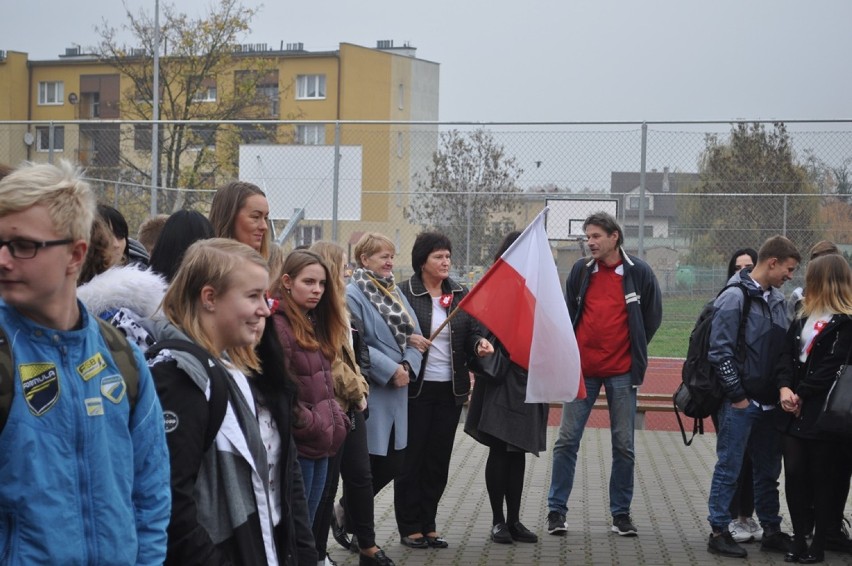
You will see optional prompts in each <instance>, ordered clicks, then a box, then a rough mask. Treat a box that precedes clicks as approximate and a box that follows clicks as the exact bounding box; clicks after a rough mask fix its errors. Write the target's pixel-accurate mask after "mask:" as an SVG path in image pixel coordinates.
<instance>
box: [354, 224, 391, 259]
mask: <svg viewBox="0 0 852 566" xmlns="http://www.w3.org/2000/svg"><path fill="white" fill-rule="evenodd" d="M382 250H390V251H392V252H393V253H396V246H395V245H394V243H393V242H392V241H391V239H390V238H388V237H387V236H385V235H384V234H379V233H378V232H367V233H365V234H364V235H363V236H361V239H359V240H358V243H357V244H355V249H354V250H352V254H353V255H354V256H355V258H354V259H355V262H356V263H357V264H358V267H364V264H363V263H362V262H361V256H362V255H365V256H368V257H369V256H371V255H373V254H375V253H378V252H380V251H382Z"/></svg>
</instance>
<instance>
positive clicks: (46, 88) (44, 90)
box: [38, 81, 65, 105]
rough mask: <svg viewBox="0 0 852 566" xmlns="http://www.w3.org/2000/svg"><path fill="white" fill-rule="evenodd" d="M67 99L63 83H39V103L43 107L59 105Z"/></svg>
mask: <svg viewBox="0 0 852 566" xmlns="http://www.w3.org/2000/svg"><path fill="white" fill-rule="evenodd" d="M64 98H65V83H63V82H62V81H43V82H40V83H38V103H39V104H41V105H59V104H62V102H63V99H64Z"/></svg>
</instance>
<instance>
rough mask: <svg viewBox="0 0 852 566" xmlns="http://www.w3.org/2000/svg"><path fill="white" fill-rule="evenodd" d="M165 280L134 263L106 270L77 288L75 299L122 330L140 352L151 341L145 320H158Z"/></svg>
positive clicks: (145, 348)
mask: <svg viewBox="0 0 852 566" xmlns="http://www.w3.org/2000/svg"><path fill="white" fill-rule="evenodd" d="M167 288H168V283H167V282H166V280H165V279H164V278H163V277H162V276H160V275H158V274H157V273H154V272H153V271H150V270H148V269H145V267H144V266H141V265H138V264H130V265H121V266H116V267H112V268H110V269H107V270H106V271H104V272H103V273H101V274H99V275H97V276H95V277H93V278H92V280H91V281H89V282H88V283H85V284H83V285H80V286H79V287H77V298H79V299H80V300H81V301H83V304H84V305H86V309H87V310H88V311H89V312H90V313H92V314H93V315H95V316H97V317H99V318H101V319H103V320H106V321H109V322H110V323H111V324H112V325H113V326H116V327H118V328H119V329H120V330H121V331H122V332H124V334H125V336H127V338H128V339H129V340H130V341H131V342H133V343H135V344H136V345H137V346H139V349H141V350H142V351H143V352H144V351H145V350H147V349H148V347H149V346H151V345H152V344H153V342H154V341H153V339H152V338H151V337H150V336H149V334H150V332H149V329H148V328H146V326H147V325H148V323H147V321H146V320H147V319H155V320H156V319H162V312H161V311H159V307H160V303H162V302H163V296H165V294H166V289H167Z"/></svg>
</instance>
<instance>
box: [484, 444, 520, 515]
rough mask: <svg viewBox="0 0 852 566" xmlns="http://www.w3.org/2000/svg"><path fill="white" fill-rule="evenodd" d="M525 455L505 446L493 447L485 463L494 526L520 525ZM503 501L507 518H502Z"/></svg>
mask: <svg viewBox="0 0 852 566" xmlns="http://www.w3.org/2000/svg"><path fill="white" fill-rule="evenodd" d="M525 466H526V453H525V452H514V451H511V452H510V451H508V450H506V445H505V444H503V445H502V446H492V447H491V449H490V450H489V451H488V461H487V462H486V463H485V487H486V488H487V489H488V499H489V501H490V502H491V514H492V524H494V525H497V524H499V523H508V524H510V525H512V524H514V523H516V522H518V520H519V519H520V512H521V494H522V493H523V491H524V467H525ZM503 501H505V502H506V515H505V516H504V515H503Z"/></svg>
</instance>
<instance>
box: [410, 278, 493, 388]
mask: <svg viewBox="0 0 852 566" xmlns="http://www.w3.org/2000/svg"><path fill="white" fill-rule="evenodd" d="M399 288H400V289H401V290H402V294H403V295H405V298H406V299H408V302H409V303H411V308H413V309H414V314H415V315H416V316H417V321H418V322H419V323H420V328H421V329H422V330H423V335H424V336H426V337H427V338H428V337H429V333H430V331H431V328H432V297H431V295H429V291H427V290H426V287H425V285H423V280H422V279H421V278H420V276H419V275H417V274H415V275H414V276H412V277H411V279H409V280H408V281H403V282H402V283H400V285H399ZM441 291H442V292H443V293H444V294H452V296H453V300H452V302H451V303H450V306H449V307H448V308H447V314H449V313H451V312H453V310H454V309H455V308H456V307H457V306H458V304H459V303H460V302H461V300H462V299H463V298H464V297H465V295H467V293H468V291H467V288H466V287H465V286H464V285H460V284H458V283H456V282H455V281H453V280H452V279H450V278H447V279H444V281H443V282H442V283H441ZM449 327H450V343H451V345H452V349H453V355H452V364H453V396H454V397H455V400H456V405H462V404H464V402H465V401H466V400H467V396H468V394H469V393H470V370H469V368H468V358H471V357H474V356H476V345H477V344H478V343H479V341H480V340H482V338H484V336H483V330H482V326H481V325H480V324H479V322H477V320H476V319H475V318H473V317H472V316H470V315H469V314H467V313H466V312H464V311H459V312H458V313H456V315H455V316H454V317H453V319H452V320H451V321H450V322H449ZM428 356H429V350H426V353H424V354H423V363H422V364H421V366H420V375H419V376H418V377H419V379H418V380H417V381H416V382H414V383H412V384H411V385H409V387H408V395H409V397H412V398H414V397H418V396H419V395H420V391H421V389H422V388H423V371H424V370H425V369H426V360H427V359H428Z"/></svg>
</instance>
